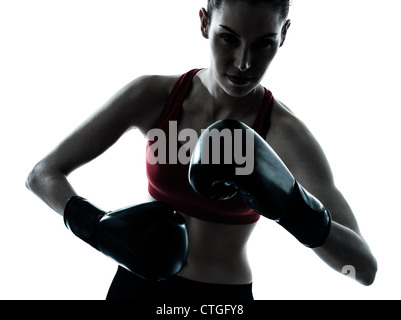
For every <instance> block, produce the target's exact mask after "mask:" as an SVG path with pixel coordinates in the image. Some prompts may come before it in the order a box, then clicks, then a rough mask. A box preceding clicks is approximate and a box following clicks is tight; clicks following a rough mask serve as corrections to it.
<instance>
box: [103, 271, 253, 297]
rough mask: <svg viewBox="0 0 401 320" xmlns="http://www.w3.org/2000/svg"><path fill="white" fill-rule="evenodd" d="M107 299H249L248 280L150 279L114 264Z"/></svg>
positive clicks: (250, 290) (250, 287)
mask: <svg viewBox="0 0 401 320" xmlns="http://www.w3.org/2000/svg"><path fill="white" fill-rule="evenodd" d="M106 299H107V300H248V301H249V300H253V294H252V283H250V284H243V285H227V284H213V283H204V282H198V281H193V280H188V279H185V278H182V277H178V276H175V277H172V278H170V279H168V280H164V281H159V282H152V281H148V280H145V279H142V278H140V277H138V276H136V275H135V274H133V273H131V272H129V271H128V270H126V269H124V268H122V267H118V270H117V273H116V275H115V276H114V279H113V282H112V284H111V286H110V289H109V292H108V294H107V298H106Z"/></svg>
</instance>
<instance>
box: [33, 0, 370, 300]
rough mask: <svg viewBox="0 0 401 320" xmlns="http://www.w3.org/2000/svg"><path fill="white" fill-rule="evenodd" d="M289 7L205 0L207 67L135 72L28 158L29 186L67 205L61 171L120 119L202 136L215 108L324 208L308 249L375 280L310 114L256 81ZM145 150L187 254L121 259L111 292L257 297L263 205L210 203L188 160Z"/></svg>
mask: <svg viewBox="0 0 401 320" xmlns="http://www.w3.org/2000/svg"><path fill="white" fill-rule="evenodd" d="M288 8H289V1H286V0H255V1H241V0H220V1H218V0H209V1H208V7H207V10H205V9H201V10H200V12H199V17H200V23H201V33H202V36H203V37H205V38H206V39H209V42H210V48H211V64H210V67H209V68H208V69H201V70H198V69H195V70H192V71H190V72H188V73H187V74H185V75H180V76H171V77H166V76H143V77H140V78H138V79H135V80H134V81H132V82H131V83H129V84H128V85H127V86H125V87H124V88H122V89H121V90H120V91H119V92H118V93H117V94H116V95H115V96H114V97H113V98H112V99H110V100H109V101H108V102H107V103H106V104H105V105H104V106H103V107H102V108H101V109H100V110H99V111H98V112H97V113H96V114H94V115H93V116H92V117H91V118H90V119H88V120H87V121H86V122H85V123H84V124H83V125H81V126H80V127H79V128H78V129H77V130H76V131H74V132H73V133H72V134H71V135H70V136H69V137H67V138H66V139H65V140H64V141H63V142H62V143H61V144H60V145H59V146H58V147H57V148H56V149H55V150H53V151H52V152H51V153H50V154H49V155H47V156H46V157H45V158H44V159H43V160H42V161H40V162H39V163H38V164H37V165H36V166H35V167H34V169H33V170H32V172H31V173H30V175H29V177H28V180H27V186H28V188H30V189H31V190H32V191H33V192H34V193H35V194H37V195H38V196H39V197H40V198H41V199H42V200H43V201H45V202H46V203H47V204H48V205H49V206H50V207H51V208H53V209H54V210H55V211H56V212H58V213H59V214H61V215H63V214H64V211H65V207H66V203H67V202H68V200H69V199H70V198H71V197H74V196H77V194H76V192H75V191H74V189H73V187H72V186H71V185H70V183H69V182H68V180H67V176H68V174H70V173H71V172H72V171H73V170H75V169H76V168H78V167H79V166H81V165H83V164H85V163H87V162H89V161H91V160H92V159H94V158H96V157H97V156H99V155H100V154H101V153H103V152H104V151H105V150H106V149H107V148H109V147H110V146H112V145H113V144H114V143H115V142H116V141H117V140H118V139H119V138H120V137H121V136H122V135H123V134H124V133H125V132H126V131H127V130H129V129H132V128H137V129H139V130H140V131H141V132H142V133H143V134H144V135H147V134H148V132H149V131H150V130H151V129H154V128H162V129H163V130H164V131H166V130H168V125H169V124H170V122H169V121H177V122H176V123H177V130H178V132H180V131H181V130H183V129H191V130H193V131H194V132H196V133H197V134H198V136H199V134H200V132H201V130H202V129H204V128H206V127H208V126H209V125H210V124H212V123H214V122H216V121H217V120H220V119H227V118H231V119H236V120H239V121H241V122H242V123H244V124H246V125H248V126H250V127H252V128H254V129H255V131H257V132H258V133H259V134H260V135H262V137H263V138H264V139H265V140H266V141H267V143H268V144H269V145H270V146H271V147H272V148H273V149H274V151H275V152H276V153H277V155H278V156H279V157H280V158H281V160H282V161H283V162H284V163H285V165H286V166H287V168H288V169H289V170H290V171H291V173H292V174H293V176H294V177H295V178H296V180H297V181H299V182H300V183H301V184H302V185H303V187H304V188H305V189H306V190H308V191H309V192H310V193H311V194H313V195H314V196H315V197H316V198H317V199H319V200H320V202H321V203H323V204H324V206H325V207H326V208H327V209H328V210H329V211H330V213H331V227H330V232H329V234H328V236H327V239H326V240H325V241H324V243H323V244H322V245H320V246H319V247H316V248H313V249H311V250H314V251H315V252H316V254H317V255H318V256H319V257H320V258H321V259H322V260H324V261H325V262H326V263H327V264H328V265H329V266H331V267H332V268H334V269H335V270H337V271H339V272H341V270H342V268H343V267H344V266H346V265H352V266H354V267H355V270H356V280H357V281H359V282H360V283H362V284H364V285H370V284H371V283H373V281H374V278H375V274H376V269H377V265H376V260H375V258H374V256H373V255H372V253H371V251H370V249H369V247H368V245H367V243H366V241H365V240H364V239H363V237H362V235H361V233H360V230H359V228H358V224H357V221H356V219H355V217H354V215H353V213H352V211H351V209H350V207H349V205H348V204H347V202H346V200H345V199H344V198H343V196H342V195H341V193H340V191H339V190H337V188H336V187H335V185H334V182H333V177H332V173H331V170H330V167H329V164H328V162H327V160H326V158H325V155H324V154H323V151H322V149H321V148H320V146H319V144H318V142H317V141H316V140H315V138H314V137H313V136H312V134H311V133H310V132H309V131H308V129H307V128H306V126H305V125H304V124H303V123H302V122H301V121H300V120H299V119H298V118H297V117H296V116H295V115H294V114H293V113H292V112H291V111H290V110H289V109H288V108H287V107H286V106H285V105H284V104H283V103H281V102H280V101H279V100H277V99H274V98H273V96H272V94H271V93H270V91H268V90H266V89H265V88H263V87H262V86H261V84H260V83H261V80H262V79H263V76H264V75H265V73H266V71H267V70H268V67H269V65H270V63H271V62H272V60H273V59H274V57H275V55H276V53H277V52H278V50H279V48H280V47H281V46H282V45H283V44H284V41H285V38H286V34H287V31H288V29H289V27H290V21H289V20H288V19H287V16H288ZM172 123H174V122H172ZM167 140H168V139H167ZM149 150H151V143H149V144H148V153H147V155H148V157H147V159H148V163H147V171H148V178H149V193H150V195H149V199H150V200H154V199H156V200H162V201H165V202H168V203H170V204H172V205H173V206H174V207H175V208H177V210H178V211H179V212H180V214H181V215H182V216H183V217H184V219H185V222H186V227H187V230H188V238H189V247H188V256H187V260H186V261H187V263H186V265H185V266H184V267H183V268H182V269H181V270H180V272H179V273H178V275H177V276H175V277H173V278H171V279H169V280H166V281H160V282H152V281H148V280H144V279H142V278H140V277H136V276H135V275H134V274H133V273H131V272H129V271H127V270H125V269H124V268H121V267H119V269H118V271H117V274H116V276H115V278H114V281H113V283H112V286H111V288H110V290H109V294H108V298H109V299H129V298H132V299H135V298H137V299H147V298H149V299H152V298H154V299H157V298H177V299H186V298H189V299H196V298H202V297H203V298H221V299H224V298H227V299H253V296H252V274H251V268H250V266H249V263H248V260H247V256H246V243H247V240H248V238H249V237H250V235H251V233H252V230H253V229H254V227H255V225H256V223H257V221H258V219H259V215H257V214H256V213H255V212H254V211H252V210H250V209H249V207H247V206H245V205H244V204H242V203H240V202H238V201H237V199H232V200H227V201H216V202H212V204H211V202H208V201H206V200H200V199H201V198H197V197H196V195H195V194H194V193H191V192H194V191H193V190H189V189H191V188H190V185H189V183H188V179H187V172H188V164H179V163H178V164H172V163H167V164H165V165H161V164H160V163H154V162H152V163H150V161H149V160H150V157H151V156H150V154H151V152H149ZM173 166H178V167H179V168H177V167H173ZM170 172H172V173H170ZM177 172H181V173H180V174H178V173H177ZM169 175H170V176H169ZM169 179H170V180H169ZM230 210H231V211H232V212H231V211H230Z"/></svg>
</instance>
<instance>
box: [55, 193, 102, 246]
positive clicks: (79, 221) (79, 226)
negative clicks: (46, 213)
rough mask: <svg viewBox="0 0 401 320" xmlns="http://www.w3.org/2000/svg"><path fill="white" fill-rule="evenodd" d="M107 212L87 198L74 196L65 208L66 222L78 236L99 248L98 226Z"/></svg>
mask: <svg viewBox="0 0 401 320" xmlns="http://www.w3.org/2000/svg"><path fill="white" fill-rule="evenodd" d="M105 214H106V212H104V211H102V210H100V209H98V208H97V207H95V206H94V205H92V204H91V203H90V202H89V201H88V200H86V199H85V198H82V197H79V196H73V197H71V198H70V199H69V200H68V201H67V204H66V206H65V209H64V215H63V217H64V224H65V226H66V227H67V228H68V229H70V230H71V231H72V232H73V233H74V234H75V235H76V236H77V237H78V238H80V239H82V240H83V241H85V242H86V243H88V244H90V245H91V246H92V247H94V248H95V249H97V250H99V244H98V240H97V227H98V224H99V221H100V219H101V218H102V217H103V216H104V215H105Z"/></svg>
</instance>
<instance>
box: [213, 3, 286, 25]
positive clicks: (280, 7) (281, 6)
mask: <svg viewBox="0 0 401 320" xmlns="http://www.w3.org/2000/svg"><path fill="white" fill-rule="evenodd" d="M225 1H228V2H229V1H231V2H234V1H246V2H247V3H250V4H255V3H258V2H265V3H269V4H271V5H273V6H274V7H276V8H277V9H278V10H279V13H280V18H282V19H285V18H287V16H288V12H289V11H290V5H291V0H208V1H207V12H208V23H209V24H210V22H211V21H212V15H213V11H215V10H219V9H220V8H221V6H222V4H223V3H224V2H225Z"/></svg>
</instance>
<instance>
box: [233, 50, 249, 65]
mask: <svg viewBox="0 0 401 320" xmlns="http://www.w3.org/2000/svg"><path fill="white" fill-rule="evenodd" d="M234 66H235V67H236V68H237V69H238V70H240V71H246V70H248V69H249V68H250V67H251V56H250V53H249V49H248V48H247V47H240V48H238V49H237V50H236V53H235V61H234Z"/></svg>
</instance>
